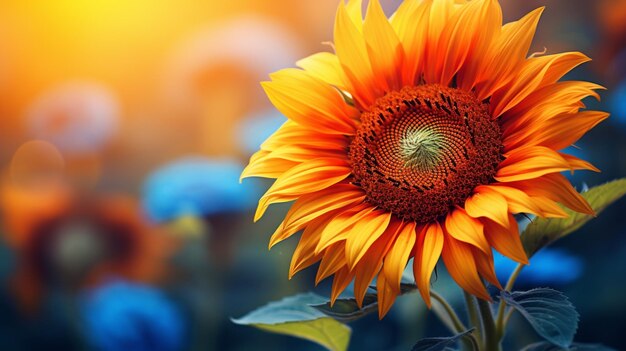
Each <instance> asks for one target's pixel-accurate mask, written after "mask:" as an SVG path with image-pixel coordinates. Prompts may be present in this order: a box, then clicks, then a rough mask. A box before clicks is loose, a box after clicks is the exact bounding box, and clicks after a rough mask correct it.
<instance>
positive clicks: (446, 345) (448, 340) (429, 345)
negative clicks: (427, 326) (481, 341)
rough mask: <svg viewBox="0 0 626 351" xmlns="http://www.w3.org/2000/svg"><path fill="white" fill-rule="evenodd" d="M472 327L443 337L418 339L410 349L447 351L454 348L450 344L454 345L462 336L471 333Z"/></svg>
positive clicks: (416, 350)
mask: <svg viewBox="0 0 626 351" xmlns="http://www.w3.org/2000/svg"><path fill="white" fill-rule="evenodd" d="M472 331H473V329H470V330H467V331H464V332H462V333H459V334H456V335H453V336H449V337H445V338H425V339H422V340H420V341H418V342H417V343H416V344H415V345H414V346H413V348H412V349H411V351H447V350H454V349H451V348H450V346H454V345H455V344H456V343H457V342H459V340H461V338H462V337H464V336H466V335H468V334H469V333H471V332H472Z"/></svg>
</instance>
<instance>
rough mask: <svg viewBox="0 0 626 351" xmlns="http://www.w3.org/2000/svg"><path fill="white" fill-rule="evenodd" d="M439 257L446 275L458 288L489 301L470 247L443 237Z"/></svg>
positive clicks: (448, 236)
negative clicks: (448, 275) (443, 264)
mask: <svg viewBox="0 0 626 351" xmlns="http://www.w3.org/2000/svg"><path fill="white" fill-rule="evenodd" d="M441 256H442V257H443V262H444V263H445V265H446V268H447V269H448V273H450V276H452V278H453V279H454V281H456V282H457V284H459V286H460V287H462V288H463V289H465V291H467V292H469V293H470V294H473V295H475V296H478V297H480V298H481V299H483V300H487V301H491V298H490V297H489V294H488V293H487V290H486V289H485V286H484V285H483V282H482V280H481V279H480V277H479V276H478V270H477V268H476V262H475V260H474V255H473V254H472V246H470V245H468V244H466V243H464V242H461V241H458V240H456V239H454V238H453V237H451V236H450V235H444V245H443V251H442V252H441Z"/></svg>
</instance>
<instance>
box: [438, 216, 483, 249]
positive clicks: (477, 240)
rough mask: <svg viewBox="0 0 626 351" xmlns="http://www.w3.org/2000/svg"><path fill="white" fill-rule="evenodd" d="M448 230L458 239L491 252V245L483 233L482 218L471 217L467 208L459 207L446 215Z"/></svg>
mask: <svg viewBox="0 0 626 351" xmlns="http://www.w3.org/2000/svg"><path fill="white" fill-rule="evenodd" d="M445 227H446V232H447V233H449V234H450V235H451V236H452V237H453V238H455V239H456V240H460V241H463V242H466V243H468V244H471V245H473V246H476V247H478V248H479V249H481V250H483V251H484V252H489V251H490V250H491V247H490V246H489V243H488V242H487V239H486V238H485V235H484V234H483V224H482V222H481V221H480V220H478V219H476V218H472V217H470V216H469V215H468V214H467V213H466V212H465V210H463V209H462V208H457V209H455V210H454V211H452V212H451V213H449V214H448V215H447V216H446V222H445Z"/></svg>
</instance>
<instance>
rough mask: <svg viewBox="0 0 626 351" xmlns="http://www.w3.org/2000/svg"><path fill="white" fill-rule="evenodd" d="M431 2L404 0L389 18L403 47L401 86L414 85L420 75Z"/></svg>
mask: <svg viewBox="0 0 626 351" xmlns="http://www.w3.org/2000/svg"><path fill="white" fill-rule="evenodd" d="M431 4H432V1H404V2H402V4H400V7H399V8H398V11H396V14H395V15H394V16H393V17H392V19H391V25H392V26H393V28H394V30H395V32H396V33H398V37H399V39H400V41H401V43H402V46H403V47H404V55H405V60H404V67H403V69H402V83H403V86H407V85H408V86H413V85H415V84H416V83H417V81H418V77H419V76H420V73H421V70H422V65H423V61H424V50H425V48H426V37H427V35H428V18H429V16H430V6H431Z"/></svg>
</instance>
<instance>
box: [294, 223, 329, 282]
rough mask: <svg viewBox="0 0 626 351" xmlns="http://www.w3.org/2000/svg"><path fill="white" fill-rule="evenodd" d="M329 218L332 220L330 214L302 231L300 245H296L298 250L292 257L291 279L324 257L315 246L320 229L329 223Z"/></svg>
mask: <svg viewBox="0 0 626 351" xmlns="http://www.w3.org/2000/svg"><path fill="white" fill-rule="evenodd" d="M328 220H330V216H326V217H324V218H320V219H318V220H317V221H315V222H313V223H311V225H309V226H308V227H307V228H306V229H305V230H304V232H302V236H301V237H300V241H299V242H298V246H296V250H295V251H294V253H293V256H292V257H291V265H290V266H289V279H291V278H292V277H293V276H294V274H296V273H297V272H299V271H301V270H303V269H305V268H306V267H308V266H310V265H312V264H314V263H315V262H317V261H319V260H320V259H322V255H320V254H315V251H314V250H313V248H315V246H316V245H317V241H318V240H319V234H320V231H321V230H322V229H323V228H324V226H325V225H326V224H327V223H328Z"/></svg>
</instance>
